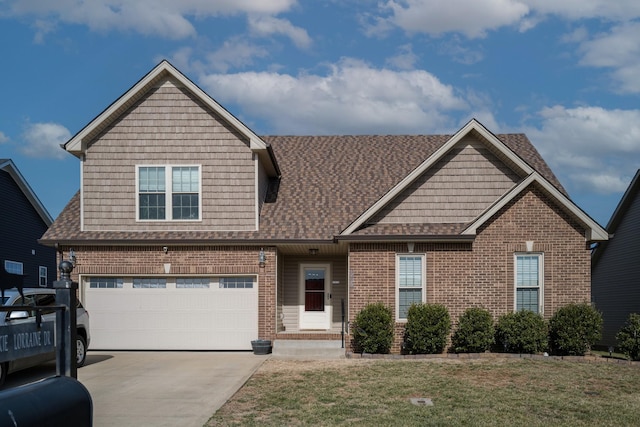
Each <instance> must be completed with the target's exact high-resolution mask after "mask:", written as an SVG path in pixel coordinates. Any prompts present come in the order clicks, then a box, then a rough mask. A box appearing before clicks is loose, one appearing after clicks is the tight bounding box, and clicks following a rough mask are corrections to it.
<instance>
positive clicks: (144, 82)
mask: <svg viewBox="0 0 640 427" xmlns="http://www.w3.org/2000/svg"><path fill="white" fill-rule="evenodd" d="M166 79H172V80H173V81H174V83H177V84H178V85H179V86H181V87H184V88H186V89H187V90H189V91H190V92H191V93H193V94H194V95H195V96H196V97H198V98H199V99H200V100H201V101H202V102H203V103H204V104H205V105H207V106H208V107H209V108H211V110H213V111H214V112H215V113H216V114H217V115H219V116H220V117H221V118H222V119H223V120H225V121H226V122H227V123H229V124H230V125H231V126H233V127H234V128H235V129H237V130H238V132H239V133H240V134H241V135H243V136H244V137H246V138H247V140H248V141H249V147H250V149H251V150H252V151H254V152H256V153H257V154H258V156H259V158H260V159H261V161H262V162H263V163H264V165H265V168H266V170H267V173H268V174H269V175H270V176H278V175H279V174H280V171H279V168H278V165H277V162H276V160H275V158H274V157H273V156H272V155H271V154H270V153H269V151H270V149H269V145H268V144H267V143H266V142H265V141H263V140H262V138H260V137H259V136H258V135H256V134H255V133H254V132H253V131H252V130H251V129H249V128H248V127H247V126H246V125H245V124H244V123H242V122H241V121H240V120H238V119H237V118H236V117H235V116H234V115H233V114H231V113H230V112H229V111H227V110H226V109H225V108H224V107H222V106H221V105H220V104H218V102H216V101H215V100H214V99H213V98H211V97H210V96H209V95H208V94H207V93H206V92H204V91H203V90H202V89H200V88H199V87H198V86H197V85H196V84H195V83H193V82H192V81H191V80H189V78H187V77H186V76H185V75H184V74H182V73H181V72H180V71H178V70H177V69H176V68H175V67H174V66H173V65H171V64H170V63H169V62H168V61H166V60H163V61H162V62H161V63H160V64H158V65H157V66H156V67H155V68H154V69H153V70H151V71H150V72H149V73H147V74H146V75H145V76H144V77H142V79H140V80H139V81H138V82H137V83H136V84H135V85H133V87H131V88H130V89H129V90H128V91H127V92H125V93H124V94H123V95H122V96H120V97H119V98H118V99H117V100H115V101H114V102H113V103H112V104H111V105H109V106H108V107H107V108H106V109H105V110H104V111H103V112H102V113H100V114H99V115H98V116H97V117H96V118H94V119H93V120H92V121H91V122H90V123H89V124H87V125H86V126H85V127H84V128H83V129H81V130H80V131H79V132H78V133H77V134H75V135H74V136H73V137H72V138H71V139H70V140H69V141H67V142H66V143H65V144H64V145H63V148H64V149H65V150H66V151H68V152H70V153H72V154H73V155H75V156H77V157H81V155H82V154H83V153H84V151H85V150H86V149H87V144H88V143H89V141H91V140H92V138H94V137H95V136H96V135H97V134H98V133H100V132H101V131H102V130H103V129H105V128H106V127H107V126H109V125H110V124H111V123H113V122H114V121H115V120H116V119H117V118H118V117H120V116H121V115H122V114H123V113H124V112H125V111H127V110H128V109H129V108H130V107H131V106H132V105H134V104H135V103H136V102H137V101H138V100H139V99H140V98H142V97H143V96H144V95H145V94H146V93H147V92H148V91H149V90H150V89H151V88H153V87H155V86H156V85H158V84H159V83H160V82H162V81H164V80H166Z"/></svg>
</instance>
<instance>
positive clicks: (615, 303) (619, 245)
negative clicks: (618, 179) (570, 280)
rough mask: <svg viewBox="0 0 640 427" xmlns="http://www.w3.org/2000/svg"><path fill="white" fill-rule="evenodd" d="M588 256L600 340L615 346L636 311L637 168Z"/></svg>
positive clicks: (639, 275)
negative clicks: (599, 320)
mask: <svg viewBox="0 0 640 427" xmlns="http://www.w3.org/2000/svg"><path fill="white" fill-rule="evenodd" d="M607 231H608V232H609V235H610V236H611V238H610V239H609V241H604V242H601V243H600V244H599V245H598V247H597V248H596V250H595V251H594V252H593V257H592V273H591V274H592V282H591V298H592V301H593V302H594V304H595V306H596V308H597V309H598V310H599V311H600V312H602V317H603V319H604V324H603V331H602V340H601V341H600V344H602V345H605V346H615V345H616V344H617V343H616V333H617V332H618V331H619V330H620V328H622V326H624V324H625V322H626V321H627V319H628V317H629V314H631V313H639V314H640V169H639V170H638V172H637V173H636V175H635V177H634V178H633V180H632V181H631V184H630V185H629V188H628V189H627V191H626V192H625V193H624V195H623V196H622V199H621V200H620V203H618V206H617V207H616V210H615V211H614V212H613V215H612V216H611V219H610V220H609V224H608V225H607Z"/></svg>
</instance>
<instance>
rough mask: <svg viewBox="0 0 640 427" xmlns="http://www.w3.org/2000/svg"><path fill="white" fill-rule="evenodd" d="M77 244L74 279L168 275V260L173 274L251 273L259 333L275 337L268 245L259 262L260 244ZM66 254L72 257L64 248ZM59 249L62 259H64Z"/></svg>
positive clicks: (271, 252) (272, 259) (273, 271)
mask: <svg viewBox="0 0 640 427" xmlns="http://www.w3.org/2000/svg"><path fill="white" fill-rule="evenodd" d="M163 246H165V245H158V246H124V247H123V246H106V247H105V246H77V245H76V246H74V247H73V249H74V251H75V254H76V258H77V262H76V267H75V268H74V270H73V273H72V276H71V277H72V279H73V280H75V281H77V280H78V277H79V275H81V274H82V275H94V276H95V275H105V276H119V277H124V276H141V275H142V276H155V277H163V276H167V274H165V270H164V264H171V270H170V274H169V275H170V276H176V275H202V276H205V275H224V274H247V275H257V277H258V304H259V307H260V313H259V316H258V334H259V338H260V339H269V340H272V339H273V338H274V337H275V318H276V314H275V313H276V278H275V277H276V259H277V258H276V249H275V248H272V247H264V251H265V255H266V259H267V262H266V264H265V266H264V267H260V266H259V263H258V254H259V252H260V247H249V246H171V245H167V248H168V250H167V253H166V254H165V252H164V250H163ZM62 249H64V251H63V252H62V257H63V258H64V259H68V258H69V253H68V249H69V248H62ZM61 259H62V258H61V254H60V253H58V262H60V261H61Z"/></svg>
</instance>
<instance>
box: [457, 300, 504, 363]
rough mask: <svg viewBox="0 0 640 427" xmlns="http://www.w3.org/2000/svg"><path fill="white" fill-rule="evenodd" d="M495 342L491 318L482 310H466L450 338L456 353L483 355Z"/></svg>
mask: <svg viewBox="0 0 640 427" xmlns="http://www.w3.org/2000/svg"><path fill="white" fill-rule="evenodd" d="M494 341H495V328H494V326H493V317H492V316H491V313H489V311H488V310H485V309H484V308H478V307H472V308H469V309H467V310H466V311H465V312H464V313H463V314H462V316H460V319H459V320H458V327H457V328H456V330H455V332H454V333H453V337H451V345H452V348H453V351H455V352H456V353H483V352H485V351H487V350H489V348H490V347H491V345H492V344H493V343H494Z"/></svg>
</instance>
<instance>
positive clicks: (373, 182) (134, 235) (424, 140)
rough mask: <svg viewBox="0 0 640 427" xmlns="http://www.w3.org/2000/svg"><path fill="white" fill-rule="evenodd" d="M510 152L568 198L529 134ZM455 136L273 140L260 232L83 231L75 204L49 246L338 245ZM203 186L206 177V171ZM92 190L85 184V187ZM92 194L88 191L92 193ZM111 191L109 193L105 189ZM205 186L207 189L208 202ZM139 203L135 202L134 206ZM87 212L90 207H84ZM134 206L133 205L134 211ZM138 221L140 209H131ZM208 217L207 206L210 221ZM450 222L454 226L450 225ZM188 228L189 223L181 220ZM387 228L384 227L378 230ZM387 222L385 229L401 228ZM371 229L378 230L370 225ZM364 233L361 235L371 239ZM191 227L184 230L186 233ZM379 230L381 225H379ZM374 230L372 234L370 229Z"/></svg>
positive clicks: (510, 138) (512, 137)
mask: <svg viewBox="0 0 640 427" xmlns="http://www.w3.org/2000/svg"><path fill="white" fill-rule="evenodd" d="M496 137H497V138H499V139H500V140H501V141H502V142H504V143H505V145H506V146H507V147H509V149H511V150H513V151H514V152H515V153H516V154H517V155H518V156H520V157H521V158H522V159H524V160H525V161H526V162H527V163H528V164H530V165H531V166H532V167H534V168H536V169H537V170H538V171H539V172H540V173H541V174H542V175H543V176H544V177H545V178H546V179H547V180H548V181H549V182H550V183H551V184H553V185H554V186H556V187H557V188H558V189H559V190H560V191H561V192H562V193H563V194H566V192H565V191H564V189H563V188H562V186H561V185H560V183H559V182H558V180H557V178H556V177H555V175H553V173H552V172H551V171H550V170H549V168H548V166H547V165H546V163H544V161H543V160H542V158H541V157H540V155H539V154H538V152H537V151H536V150H535V148H534V147H533V145H532V144H531V143H530V142H529V140H528V139H527V138H526V136H524V135H522V134H507V135H496ZM450 138H451V136H450V135H387V136H381V135H372V136H371V135H348V136H267V137H263V139H264V140H265V141H266V142H267V143H268V144H270V145H271V147H272V148H273V152H274V155H275V157H276V159H277V161H278V165H279V167H280V170H281V173H282V177H281V180H280V182H279V185H278V186H277V193H276V194H275V197H274V200H271V201H268V202H266V203H264V204H263V205H262V207H261V210H260V218H259V220H260V221H259V229H258V230H257V231H243V230H238V231H235V230H231V231H225V230H215V229H206V230H205V229H203V228H200V229H186V230H184V231H176V230H175V229H171V228H169V227H164V229H161V230H159V229H157V228H156V229H153V230H150V231H148V232H144V233H141V232H140V231H141V230H140V229H139V228H134V227H133V226H132V227H129V228H128V230H127V231H124V230H122V229H120V230H114V229H111V230H108V229H104V228H103V230H91V231H89V230H85V231H82V230H81V229H80V221H79V214H80V203H79V200H75V197H74V199H72V200H71V201H70V203H69V204H68V205H67V207H65V209H64V210H63V211H62V213H61V214H60V216H59V217H58V219H57V220H56V221H55V222H54V224H53V226H52V227H51V228H50V229H49V230H48V231H47V233H46V234H45V235H44V236H43V241H46V242H49V243H51V244H53V243H55V242H65V243H72V242H74V241H79V242H81V241H85V242H86V241H104V240H116V241H123V242H124V241H131V240H135V241H139V242H145V241H146V242H149V243H153V242H155V241H158V240H174V239H175V240H181V239H182V240H184V239H186V240H188V241H210V240H220V241H221V243H223V242H224V241H227V242H228V241H247V240H256V239H257V240H263V241H304V240H309V241H327V242H331V241H333V239H334V237H335V236H337V235H338V234H340V232H341V231H342V230H343V229H344V228H345V227H346V226H348V225H349V224H350V223H351V222H353V221H354V220H355V219H356V218H357V217H358V216H359V215H360V214H362V212H364V211H365V210H366V209H368V208H369V207H370V206H371V205H372V204H373V203H375V202H376V201H377V200H378V199H380V198H381V197H382V196H384V194H386V193H387V192H388V191H389V190H390V189H391V188H393V187H394V186H395V185H397V184H398V182H400V181H401V180H402V179H403V178H404V177H405V176H407V175H408V174H409V173H410V172H411V171H412V170H414V169H415V168H416V167H418V166H419V165H420V164H421V163H422V162H423V161H424V159H426V158H428V157H429V156H431V155H432V154H433V153H434V152H435V151H436V150H437V149H438V148H439V147H440V146H442V145H443V144H444V143H446V142H447V141H448V140H449V139H450ZM202 179H203V181H204V180H205V179H207V177H206V176H205V170H204V166H203V172H202ZM85 185H86V183H85ZM129 188H130V189H131V193H130V194H128V197H129V199H130V200H131V202H130V203H133V204H135V179H132V180H131V183H130V187H129ZM86 191H87V189H86V188H85V192H86ZM105 191H106V189H105ZM204 197H205V195H204V186H203V198H204ZM134 206H135V205H134ZM85 208H86V207H85ZM129 209H131V208H129ZM130 212H131V215H133V217H132V218H134V219H135V209H134V210H132V211H130ZM207 215H208V213H207V212H206V211H205V209H204V207H203V217H206V216H207ZM445 223H446V224H450V223H451V221H446V222H445ZM180 225H182V223H180ZM461 226H462V225H461V224H456V223H454V224H452V225H451V226H439V225H438V226H422V227H421V226H416V225H415V224H409V225H405V226H404V229H405V230H407V231H409V232H410V233H411V234H413V233H414V232H415V233H417V234H419V235H422V234H423V233H424V232H425V230H427V232H428V233H433V234H434V235H442V234H445V235H450V234H452V233H453V234H459V230H460V229H461ZM375 227H380V225H378V226H375ZM399 227H400V226H399V225H397V224H396V225H393V224H392V225H388V227H386V228H385V229H380V230H383V231H390V230H398V229H399ZM369 228H371V227H369ZM369 228H364V229H362V230H360V231H358V232H356V233H354V234H359V233H365V234H371V231H372V230H374V229H373V228H371V229H370V230H369ZM183 229H184V227H180V230H183ZM377 229H379V228H377ZM365 230H368V231H365Z"/></svg>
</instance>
